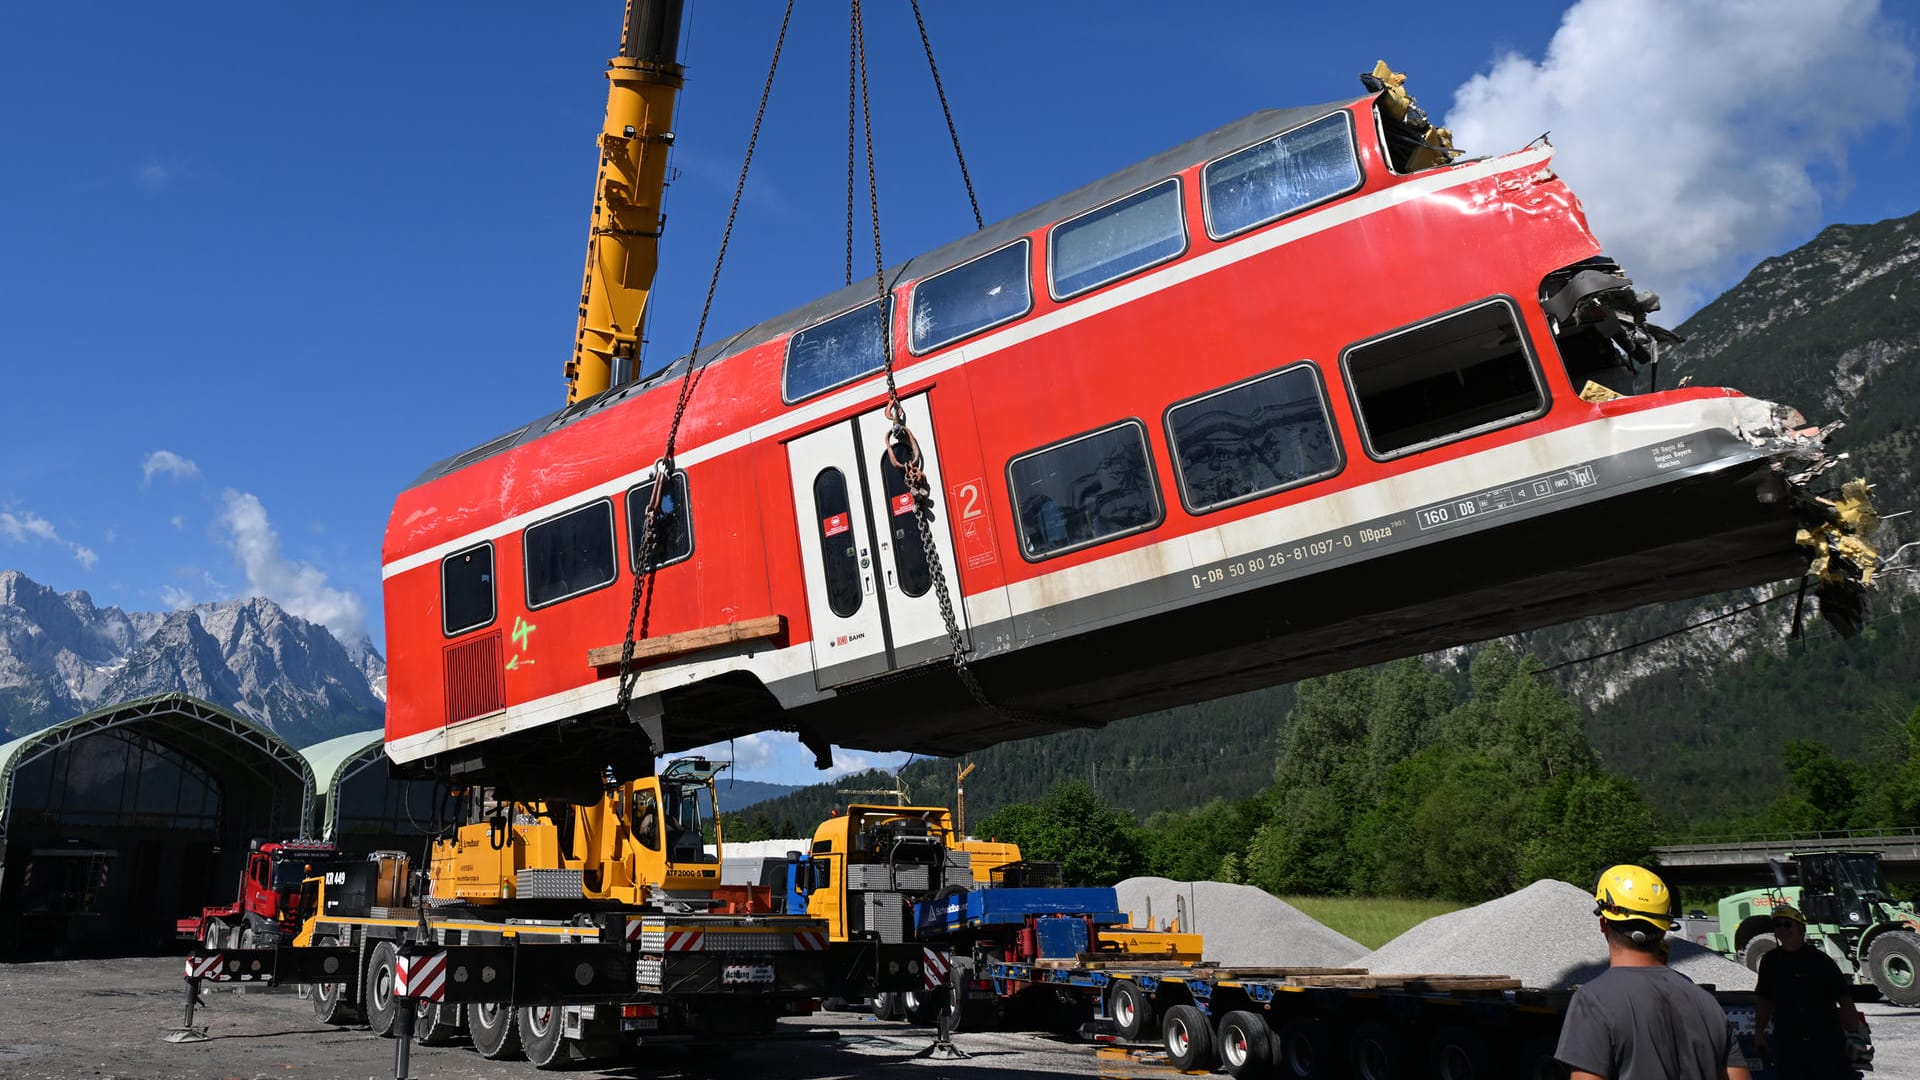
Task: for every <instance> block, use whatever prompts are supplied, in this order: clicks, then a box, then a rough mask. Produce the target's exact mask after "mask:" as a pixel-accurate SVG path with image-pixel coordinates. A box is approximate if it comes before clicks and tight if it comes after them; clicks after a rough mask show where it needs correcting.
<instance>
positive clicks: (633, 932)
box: [627, 919, 646, 942]
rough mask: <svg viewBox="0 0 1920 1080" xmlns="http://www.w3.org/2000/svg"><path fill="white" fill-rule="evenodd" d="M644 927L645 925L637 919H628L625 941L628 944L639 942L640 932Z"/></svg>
mask: <svg viewBox="0 0 1920 1080" xmlns="http://www.w3.org/2000/svg"><path fill="white" fill-rule="evenodd" d="M645 925H646V924H644V923H642V922H641V921H640V920H639V919H628V920H627V941H628V942H635V941H639V940H640V931H641V930H642V929H644V928H645Z"/></svg>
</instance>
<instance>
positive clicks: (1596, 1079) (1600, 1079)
mask: <svg viewBox="0 0 1920 1080" xmlns="http://www.w3.org/2000/svg"><path fill="white" fill-rule="evenodd" d="M1568 1080H1607V1078H1606V1077H1604V1076H1600V1075H1598V1074H1596V1073H1590V1072H1581V1071H1580V1070H1579V1069H1575V1070H1573V1072H1572V1073H1571V1074H1570V1075H1569V1078H1568Z"/></svg>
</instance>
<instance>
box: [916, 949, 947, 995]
mask: <svg viewBox="0 0 1920 1080" xmlns="http://www.w3.org/2000/svg"><path fill="white" fill-rule="evenodd" d="M952 967H953V957H952V956H951V955H949V954H948V953H947V951H946V950H945V949H931V948H923V949H921V950H920V984H921V985H922V986H924V987H925V988H926V989H928V990H938V989H940V988H941V987H943V986H945V985H947V973H948V972H949V971H950V970H952Z"/></svg>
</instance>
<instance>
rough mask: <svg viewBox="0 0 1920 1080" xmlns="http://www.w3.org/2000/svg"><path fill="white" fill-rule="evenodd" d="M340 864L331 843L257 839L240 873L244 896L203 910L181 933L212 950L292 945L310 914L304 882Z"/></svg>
mask: <svg viewBox="0 0 1920 1080" xmlns="http://www.w3.org/2000/svg"><path fill="white" fill-rule="evenodd" d="M340 861H341V855H340V850H339V849H338V848H336V847H334V845H333V844H332V843H330V842H328V841H325V840H265V841H262V840H255V841H254V842H253V844H252V845H251V846H250V847H249V848H248V850H247V862H246V866H245V867H244V868H243V869H242V870H241V872H240V890H239V897H238V898H237V899H235V900H234V902H233V903H231V904H227V905H225V906H223V907H209V908H201V909H200V914H198V915H189V916H187V917H186V918H184V919H181V920H179V921H178V922H176V923H175V924H174V925H175V928H176V931H177V933H178V935H179V936H180V937H183V938H187V939H190V940H193V941H198V942H200V943H201V944H202V945H203V946H205V947H206V948H209V949H251V948H269V947H272V946H275V945H285V944H288V943H290V942H292V940H293V936H294V935H295V934H297V933H299V931H300V923H301V921H302V920H303V919H305V918H306V917H307V915H308V914H309V912H307V911H306V910H305V907H304V901H303V896H302V893H301V882H302V881H303V880H304V879H306V878H308V877H311V876H313V875H314V874H316V873H319V872H320V871H321V870H322V869H324V868H326V867H329V866H331V865H333V864H334V863H337V862H340Z"/></svg>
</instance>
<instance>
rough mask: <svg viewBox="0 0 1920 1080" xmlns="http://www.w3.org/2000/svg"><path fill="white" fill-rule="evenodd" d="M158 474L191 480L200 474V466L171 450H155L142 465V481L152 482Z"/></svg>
mask: <svg viewBox="0 0 1920 1080" xmlns="http://www.w3.org/2000/svg"><path fill="white" fill-rule="evenodd" d="M156 474H164V475H167V476H171V477H174V478H176V479H180V480H190V479H192V478H193V477H196V476H199V475H200V466H198V465H195V464H194V463H193V462H192V461H190V460H188V459H186V458H183V457H181V456H180V455H179V454H176V453H174V452H173V451H171V450H155V451H154V452H153V453H151V454H148V455H147V460H146V461H145V462H143V463H142V464H141V466H140V482H141V483H142V484H151V483H153V478H154V476H155V475H156Z"/></svg>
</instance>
